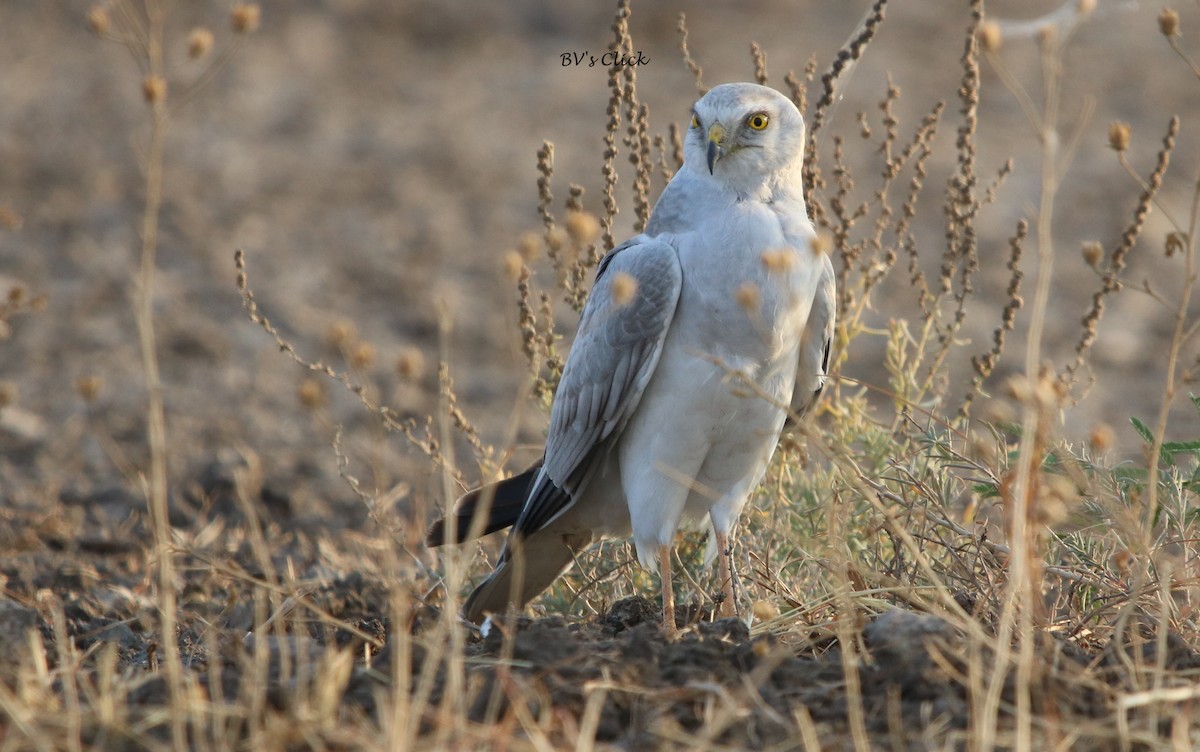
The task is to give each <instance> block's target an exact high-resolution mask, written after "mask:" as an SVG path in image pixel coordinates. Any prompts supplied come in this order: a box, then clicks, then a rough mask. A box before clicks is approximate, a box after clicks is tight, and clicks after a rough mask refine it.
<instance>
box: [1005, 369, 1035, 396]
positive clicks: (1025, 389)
mask: <svg viewBox="0 0 1200 752" xmlns="http://www.w3.org/2000/svg"><path fill="white" fill-rule="evenodd" d="M1004 393H1005V394H1006V395H1008V396H1009V397H1010V398H1012V399H1014V400H1016V401H1017V402H1028V401H1029V400H1030V398H1032V397H1033V396H1034V392H1033V389H1031V388H1030V386H1029V379H1027V378H1025V376H1023V375H1022V374H1014V375H1012V376H1010V377H1009V378H1008V381H1005V382H1004Z"/></svg>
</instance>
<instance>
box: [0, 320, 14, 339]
mask: <svg viewBox="0 0 1200 752" xmlns="http://www.w3.org/2000/svg"><path fill="white" fill-rule="evenodd" d="M11 336H12V327H11V326H9V325H8V322H7V321H5V320H4V319H0V342H3V341H4V340H6V339H8V338H9V337H11Z"/></svg>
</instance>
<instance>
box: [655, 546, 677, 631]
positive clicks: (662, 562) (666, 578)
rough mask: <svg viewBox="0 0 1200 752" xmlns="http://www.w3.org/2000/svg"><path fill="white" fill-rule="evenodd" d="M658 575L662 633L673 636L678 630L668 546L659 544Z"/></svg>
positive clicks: (669, 548)
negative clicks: (660, 593)
mask: <svg viewBox="0 0 1200 752" xmlns="http://www.w3.org/2000/svg"><path fill="white" fill-rule="evenodd" d="M658 576H659V578H660V579H661V580H662V599H663V621H662V626H663V633H664V634H666V635H667V637H675V636H676V635H677V634H679V630H678V629H676V628H675V590H674V588H673V587H672V585H671V547H670V546H659V549H658Z"/></svg>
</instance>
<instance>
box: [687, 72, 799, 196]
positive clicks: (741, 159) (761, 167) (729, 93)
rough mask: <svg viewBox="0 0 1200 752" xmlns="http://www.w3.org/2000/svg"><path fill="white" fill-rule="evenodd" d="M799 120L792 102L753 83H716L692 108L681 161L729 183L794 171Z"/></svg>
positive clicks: (796, 165)
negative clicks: (717, 84) (718, 84)
mask: <svg viewBox="0 0 1200 752" xmlns="http://www.w3.org/2000/svg"><path fill="white" fill-rule="evenodd" d="M803 157H804V119H803V118H802V117H801V116H800V111H799V110H797V109H796V106H795V105H794V104H792V101H791V100H790V99H788V98H787V97H785V96H784V95H782V94H780V93H779V92H777V91H775V90H774V89H771V88H768V87H766V86H760V85H758V84H749V83H737V84H722V85H720V86H717V87H715V88H713V89H711V90H710V91H709V92H708V93H707V94H705V95H704V96H703V97H701V98H700V100H699V101H697V102H696V105H695V107H693V108H692V122H691V127H690V128H688V133H687V139H686V141H685V144H684V163H685V164H686V165H688V166H690V167H691V168H692V169H694V170H698V171H702V172H705V173H707V174H709V175H711V176H713V177H715V178H717V179H719V180H723V181H726V182H730V183H732V184H739V183H744V182H746V181H747V180H751V181H758V180H764V179H767V180H769V179H770V178H771V177H772V176H774V175H776V174H777V173H780V172H784V171H791V170H799V169H800V164H801V162H802V161H803Z"/></svg>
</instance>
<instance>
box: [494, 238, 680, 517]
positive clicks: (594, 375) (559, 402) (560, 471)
mask: <svg viewBox="0 0 1200 752" xmlns="http://www.w3.org/2000/svg"><path fill="white" fill-rule="evenodd" d="M618 279H620V280H621V281H620V282H617V283H616V284H617V285H618V292H619V293H622V294H623V293H626V292H628V291H629V289H628V288H629V284H628V280H629V279H632V280H633V282H634V283H635V284H636V289H635V290H634V291H633V294H632V295H631V296H629V297H628V300H614V293H613V285H614V281H615V280H618ZM682 286H683V271H682V270H681V269H680V266H679V256H678V254H677V253H676V251H675V248H674V247H673V246H672V245H670V244H669V243H666V242H664V241H662V240H656V239H653V238H649V237H647V236H645V235H640V236H638V237H636V238H633V239H632V240H630V241H628V242H626V243H623V244H622V245H620V246H618V247H616V248H614V249H613V250H612V251H610V252H609V254H608V255H607V256H605V257H604V259H603V260H601V262H600V268H599V271H598V272H597V276H596V283H595V285H594V286H593V287H592V292H591V294H590V295H589V297H588V301H587V305H586V306H585V307H584V309H583V315H582V316H581V317H580V320H579V331H578V333H577V334H576V336H575V343H574V345H572V346H571V352H570V354H568V355H567V363H566V366H565V367H564V369H563V374H562V378H561V379H560V380H559V383H558V391H557V392H556V393H555V395H554V404H553V406H552V407H551V408H550V433H549V435H548V437H547V439H546V457H545V461H544V463H543V465H542V469H541V472H539V473H538V475H537V477H536V478H535V479H534V482H533V484H532V485H531V487H530V490H529V498H528V500H527V501H526V503H525V508H524V509H522V510H521V516H520V517H518V518H517V521H516V524H514V525H513V531H514V533H517V534H519V535H530V534H532V533H534V532H536V531H538V530H540V529H541V528H543V527H545V526H546V525H548V524H550V523H551V522H553V521H554V519H555V518H556V517H558V516H559V515H560V514H562V513H563V512H565V511H566V510H567V509H569V508H570V507H571V505H572V504H574V503H575V499H576V498H577V494H578V492H579V490H580V489H581V488H582V486H583V484H584V483H585V482H586V481H587V479H588V478H589V476H590V474H591V472H592V471H594V470H595V469H596V467H597V466H598V465H599V462H598V461H596V460H598V459H600V456H601V453H602V452H604V451H606V450H607V447H605V446H604V444H605V441H606V440H607V439H609V438H610V437H611V436H613V434H614V433H615V432H619V431H620V429H621V428H622V427H624V425H625V423H626V422H627V421H628V420H629V417H630V415H632V414H633V411H634V410H635V409H637V405H638V402H639V401H640V400H641V397H642V392H643V391H644V390H645V388H646V384H647V383H649V381H650V377H651V375H653V373H654V369H655V367H656V366H657V365H658V358H659V356H660V355H661V354H662V348H663V341H664V340H665V339H666V336H667V329H668V328H669V327H670V326H671V319H672V318H673V317H674V315H675V307H676V305H677V304H678V302H679V292H680V290H681V289H682ZM621 287H624V289H620V288H621Z"/></svg>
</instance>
